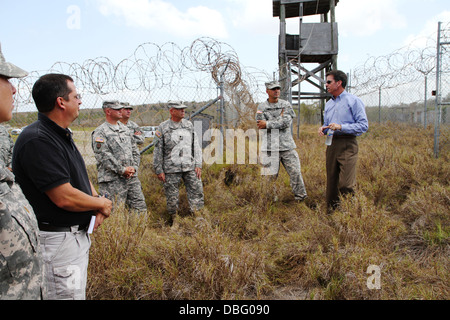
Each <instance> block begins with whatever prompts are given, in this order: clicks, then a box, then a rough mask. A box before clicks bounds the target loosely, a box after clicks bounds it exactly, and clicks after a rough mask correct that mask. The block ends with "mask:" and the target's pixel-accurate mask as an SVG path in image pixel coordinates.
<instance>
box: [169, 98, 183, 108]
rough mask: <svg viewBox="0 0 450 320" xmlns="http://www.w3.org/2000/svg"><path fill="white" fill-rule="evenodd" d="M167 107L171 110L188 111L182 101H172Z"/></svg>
mask: <svg viewBox="0 0 450 320" xmlns="http://www.w3.org/2000/svg"><path fill="white" fill-rule="evenodd" d="M167 106H168V107H169V109H171V108H175V109H186V108H187V106H185V105H184V104H183V102H181V101H176V100H170V101H169V102H168V103H167Z"/></svg>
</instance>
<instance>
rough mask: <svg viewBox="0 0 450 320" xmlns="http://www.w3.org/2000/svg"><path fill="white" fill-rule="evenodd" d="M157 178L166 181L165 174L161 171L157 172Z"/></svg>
mask: <svg viewBox="0 0 450 320" xmlns="http://www.w3.org/2000/svg"><path fill="white" fill-rule="evenodd" d="M158 179H159V180H160V181H162V182H166V175H165V174H164V172H163V173H160V174H158Z"/></svg>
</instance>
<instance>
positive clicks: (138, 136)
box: [120, 102, 145, 145]
mask: <svg viewBox="0 0 450 320" xmlns="http://www.w3.org/2000/svg"><path fill="white" fill-rule="evenodd" d="M120 104H121V105H122V106H123V109H122V118H121V119H120V122H122V123H123V124H124V125H126V126H127V127H128V129H130V131H131V132H132V134H133V139H134V141H135V142H136V143H137V144H138V145H141V144H143V143H144V140H145V137H144V135H143V134H142V129H141V128H140V127H139V126H138V124H137V123H136V122H134V121H131V120H130V116H131V111H132V110H133V107H132V106H130V104H129V103H128V102H121V103H120Z"/></svg>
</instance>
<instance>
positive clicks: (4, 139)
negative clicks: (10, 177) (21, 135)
mask: <svg viewBox="0 0 450 320" xmlns="http://www.w3.org/2000/svg"><path fill="white" fill-rule="evenodd" d="M13 147H14V141H13V139H12V138H11V135H10V134H9V132H8V130H6V128H5V127H4V126H2V125H0V164H3V165H4V166H5V167H7V168H9V170H11V160H12V152H13Z"/></svg>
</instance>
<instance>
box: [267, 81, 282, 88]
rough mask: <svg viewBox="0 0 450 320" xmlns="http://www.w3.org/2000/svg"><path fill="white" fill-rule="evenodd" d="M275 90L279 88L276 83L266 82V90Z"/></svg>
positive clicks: (278, 84)
mask: <svg viewBox="0 0 450 320" xmlns="http://www.w3.org/2000/svg"><path fill="white" fill-rule="evenodd" d="M275 88H281V85H280V83H279V82H278V81H271V82H266V89H269V90H272V89H275Z"/></svg>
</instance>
